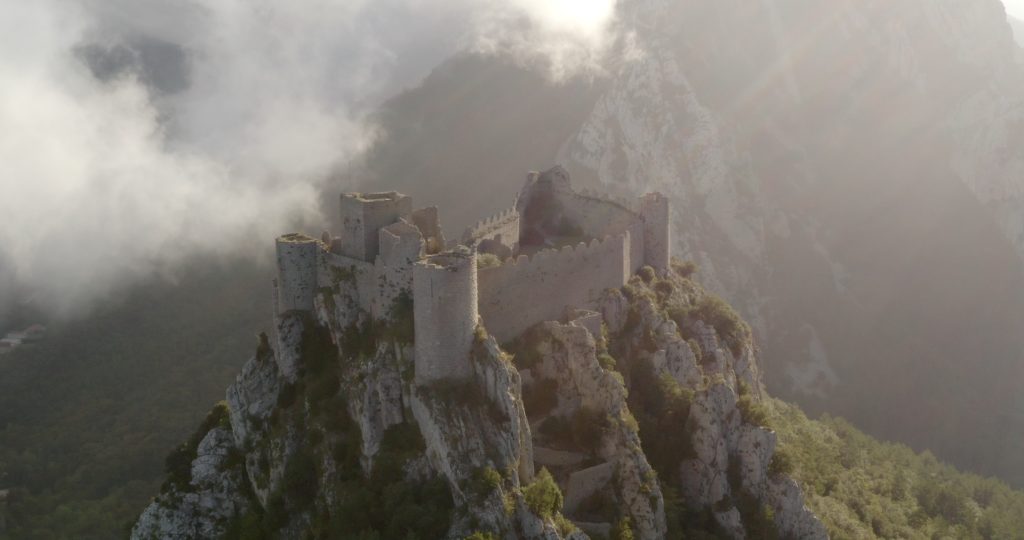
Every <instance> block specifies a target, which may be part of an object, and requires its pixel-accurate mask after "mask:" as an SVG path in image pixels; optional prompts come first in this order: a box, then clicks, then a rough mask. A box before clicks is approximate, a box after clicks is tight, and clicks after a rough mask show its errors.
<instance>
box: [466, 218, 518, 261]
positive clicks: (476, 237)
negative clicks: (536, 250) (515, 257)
mask: <svg viewBox="0 0 1024 540" xmlns="http://www.w3.org/2000/svg"><path fill="white" fill-rule="evenodd" d="M484 240H495V241H498V242H500V243H501V244H502V245H504V246H506V247H508V248H509V249H511V250H512V252H513V253H514V252H516V250H517V249H518V248H519V212H517V211H516V209H515V208H510V209H508V210H505V211H504V212H501V213H500V214H497V215H494V216H491V217H489V218H487V219H485V220H482V221H479V222H477V224H476V225H473V226H472V227H468V228H467V229H466V232H464V233H463V234H462V243H463V245H466V246H469V247H474V246H476V245H477V244H479V243H480V242H482V241H484Z"/></svg>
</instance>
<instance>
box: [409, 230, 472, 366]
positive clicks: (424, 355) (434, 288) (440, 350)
mask: <svg viewBox="0 0 1024 540" xmlns="http://www.w3.org/2000/svg"><path fill="white" fill-rule="evenodd" d="M413 307H414V309H413V311H414V318H415V332H416V383H417V384H427V383H432V382H435V381H440V380H446V379H465V378H469V377H471V376H472V375H473V366H472V364H471V359H470V350H471V349H472V347H473V339H474V332H475V330H476V326H477V321H478V314H477V277H476V254H475V253H473V252H472V251H470V250H468V249H466V248H465V247H461V246H460V247H459V248H456V249H455V250H452V251H448V252H444V253H441V254H438V255H433V256H430V257H427V258H425V259H423V260H421V261H419V262H417V263H416V264H415V265H414V266H413Z"/></svg>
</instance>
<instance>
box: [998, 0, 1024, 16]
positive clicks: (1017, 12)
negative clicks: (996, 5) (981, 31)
mask: <svg viewBox="0 0 1024 540" xmlns="http://www.w3.org/2000/svg"><path fill="white" fill-rule="evenodd" d="M1003 4H1006V12H1007V13H1009V14H1010V15H1012V16H1014V17H1016V18H1018V19H1024V0H1003Z"/></svg>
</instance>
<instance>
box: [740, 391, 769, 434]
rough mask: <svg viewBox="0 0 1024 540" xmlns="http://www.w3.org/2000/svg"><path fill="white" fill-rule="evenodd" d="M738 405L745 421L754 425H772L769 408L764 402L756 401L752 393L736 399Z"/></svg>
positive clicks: (765, 426)
mask: <svg viewBox="0 0 1024 540" xmlns="http://www.w3.org/2000/svg"><path fill="white" fill-rule="evenodd" d="M736 406H737V407H738V408H739V410H740V415H741V416H742V418H743V421H744V422H746V423H747V424H750V425H752V426H760V427H764V428H767V427H770V426H771V422H770V421H769V417H770V415H769V414H768V408H767V407H765V406H764V404H762V403H758V402H756V401H754V398H753V397H751V396H750V394H744V395H742V396H740V398H739V399H738V400H737V401H736Z"/></svg>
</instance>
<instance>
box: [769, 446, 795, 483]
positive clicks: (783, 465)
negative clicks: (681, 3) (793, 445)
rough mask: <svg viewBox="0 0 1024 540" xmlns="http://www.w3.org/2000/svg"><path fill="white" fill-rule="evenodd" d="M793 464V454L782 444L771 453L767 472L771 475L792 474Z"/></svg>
mask: <svg viewBox="0 0 1024 540" xmlns="http://www.w3.org/2000/svg"><path fill="white" fill-rule="evenodd" d="M794 465H795V460H794V459H793V454H791V453H790V452H789V450H788V449H787V448H786V447H784V446H782V447H778V448H776V449H775V453H774V454H772V460H771V462H769V463H768V474H770V475H772V476H777V475H780V474H782V475H789V474H792V473H793V468H794Z"/></svg>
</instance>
